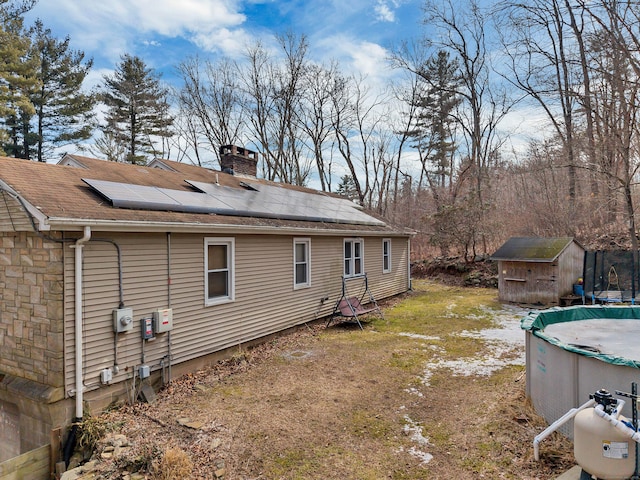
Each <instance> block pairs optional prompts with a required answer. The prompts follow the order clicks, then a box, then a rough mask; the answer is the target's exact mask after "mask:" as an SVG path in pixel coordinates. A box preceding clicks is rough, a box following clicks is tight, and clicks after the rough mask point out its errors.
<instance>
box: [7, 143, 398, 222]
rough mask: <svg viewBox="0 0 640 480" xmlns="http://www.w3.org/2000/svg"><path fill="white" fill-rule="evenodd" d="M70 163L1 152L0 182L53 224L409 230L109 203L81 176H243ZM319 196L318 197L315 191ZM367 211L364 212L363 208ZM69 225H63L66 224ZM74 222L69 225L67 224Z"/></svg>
mask: <svg viewBox="0 0 640 480" xmlns="http://www.w3.org/2000/svg"><path fill="white" fill-rule="evenodd" d="M68 157H69V159H70V160H72V162H71V163H73V164H75V165H78V164H80V165H82V166H83V167H86V168H82V167H78V166H64V165H53V164H47V163H39V162H31V161H26V160H20V159H15V158H6V157H0V188H1V187H2V184H3V183H4V184H6V185H7V186H9V187H10V188H11V189H13V190H14V191H15V192H17V193H18V194H19V195H20V197H22V199H23V200H25V201H26V202H28V203H29V204H31V205H32V206H34V207H36V208H37V209H38V210H39V211H40V212H41V213H42V214H43V215H44V216H45V217H46V218H47V222H48V223H50V224H51V225H53V226H54V229H60V230H65V229H77V226H78V224H79V222H81V221H83V220H87V221H91V220H97V221H100V222H101V224H103V225H104V224H105V223H112V224H114V225H115V224H118V225H121V226H125V225H127V224H130V225H131V228H130V230H134V227H135V226H138V227H139V226H140V225H144V224H158V225H159V224H171V223H175V224H183V225H184V224H188V225H227V226H231V225H238V226H250V227H264V228H282V227H284V228H292V229H313V230H338V231H351V230H357V231H362V232H372V233H375V232H386V233H392V232H393V233H402V234H406V235H408V234H410V232H409V231H408V230H404V229H398V228H394V227H391V226H390V225H389V224H386V225H349V224H336V223H323V222H312V221H301V220H277V219H269V218H259V217H247V216H244V217H240V216H230V215H215V214H210V213H208V214H203V213H181V212H172V211H155V210H141V209H125V208H114V207H113V206H111V204H110V203H109V201H107V200H105V198H104V197H102V196H101V195H99V194H98V193H96V192H95V191H94V190H93V189H92V188H90V187H89V186H88V185H87V184H86V183H85V182H83V180H82V179H83V178H91V179H95V180H105V181H111V182H121V183H126V184H134V185H143V186H154V187H159V188H166V189H173V190H183V191H189V192H191V191H193V188H192V187H191V186H190V185H189V184H187V183H186V181H185V180H194V181H198V182H203V183H217V184H219V185H222V186H226V187H233V188H238V189H244V188H243V187H242V186H241V182H246V181H247V179H246V178H243V177H237V176H233V175H229V174H225V173H222V172H218V171H214V170H209V169H206V168H201V167H197V166H194V165H188V164H184V163H179V162H172V161H169V160H162V163H164V164H166V165H167V166H170V167H171V169H172V170H175V171H170V170H165V169H161V168H150V167H145V166H138V165H131V164H124V163H116V162H108V161H104V160H97V159H93V158H89V157H83V156H79V155H71V156H68ZM251 183H252V184H258V185H260V184H266V185H272V186H276V185H277V186H279V187H281V188H286V189H292V190H295V191H298V192H304V193H305V194H308V195H320V196H322V198H326V195H327V194H326V193H323V192H318V191H316V190H312V189H308V188H303V187H294V186H291V185H284V184H276V183H273V182H268V181H266V180H262V179H251ZM318 198H319V199H320V198H321V197H318ZM367 213H369V212H367ZM65 226H66V227H69V228H66V227H65ZM71 226H73V228H70V227H71Z"/></svg>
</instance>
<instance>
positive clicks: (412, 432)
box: [403, 415, 433, 464]
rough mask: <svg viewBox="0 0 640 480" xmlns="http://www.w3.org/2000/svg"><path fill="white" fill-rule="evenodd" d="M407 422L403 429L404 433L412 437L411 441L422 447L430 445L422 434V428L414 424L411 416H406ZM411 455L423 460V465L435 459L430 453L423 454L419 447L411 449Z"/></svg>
mask: <svg viewBox="0 0 640 480" xmlns="http://www.w3.org/2000/svg"><path fill="white" fill-rule="evenodd" d="M404 421H405V422H406V423H405V425H404V428H403V432H404V433H405V434H407V435H409V436H410V438H411V441H412V442H414V443H417V444H418V445H419V446H421V447H426V446H427V445H429V439H428V438H427V437H425V436H424V435H423V434H422V427H421V426H420V425H418V424H417V423H416V422H414V421H413V420H412V419H411V418H410V417H409V415H405V416H404ZM409 454H410V455H413V456H414V457H417V458H419V459H420V460H421V463H423V464H427V463H429V462H430V461H431V460H432V459H433V455H431V454H430V453H428V452H423V451H422V450H420V449H419V448H417V447H411V448H410V449H409Z"/></svg>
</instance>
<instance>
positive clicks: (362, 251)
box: [342, 238, 366, 278]
mask: <svg viewBox="0 0 640 480" xmlns="http://www.w3.org/2000/svg"><path fill="white" fill-rule="evenodd" d="M348 242H350V243H351V255H352V256H351V260H350V262H349V263H350V266H351V273H350V274H349V275H347V272H346V271H345V268H344V264H345V260H346V258H345V256H344V248H345V245H346V244H347V243H348ZM356 243H359V244H360V270H361V271H360V273H355V257H354V256H353V255H354V253H355V247H354V245H355V244H356ZM364 272H366V270H365V268H364V239H363V238H345V239H344V242H343V244H342V274H343V275H344V278H356V277H363V276H364Z"/></svg>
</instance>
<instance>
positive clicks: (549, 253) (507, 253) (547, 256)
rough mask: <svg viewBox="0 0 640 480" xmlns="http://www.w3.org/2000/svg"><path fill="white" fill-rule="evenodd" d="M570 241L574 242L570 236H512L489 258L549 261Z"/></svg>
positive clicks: (555, 257) (554, 258)
mask: <svg viewBox="0 0 640 480" xmlns="http://www.w3.org/2000/svg"><path fill="white" fill-rule="evenodd" d="M572 242H575V240H574V239H573V238H572V237H553V238H540V237H512V238H510V239H509V240H507V241H506V242H505V243H504V245H502V246H501V247H500V248H499V249H498V250H497V251H496V252H495V253H494V254H493V255H492V256H491V259H492V260H508V261H521V262H548V263H551V262H554V261H555V260H556V259H557V258H558V257H559V256H560V254H561V253H562V252H563V251H564V250H565V249H566V248H567V247H568V246H569V245H570V244H571V243H572ZM575 243H577V242H575Z"/></svg>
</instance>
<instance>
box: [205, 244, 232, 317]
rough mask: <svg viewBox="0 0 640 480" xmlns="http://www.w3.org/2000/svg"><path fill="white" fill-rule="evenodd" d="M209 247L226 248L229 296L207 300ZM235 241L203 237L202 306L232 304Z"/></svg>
mask: <svg viewBox="0 0 640 480" xmlns="http://www.w3.org/2000/svg"><path fill="white" fill-rule="evenodd" d="M209 245H226V246H227V265H228V268H229V295H227V296H225V297H215V298H209V270H208V267H209V258H208V257H209V248H208V247H209ZM235 259H236V239H235V238H233V237H205V239H204V304H205V305H206V306H211V305H220V304H222V303H229V302H233V301H234V300H235V297H236V281H235V271H236V263H235V261H236V260H235Z"/></svg>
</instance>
